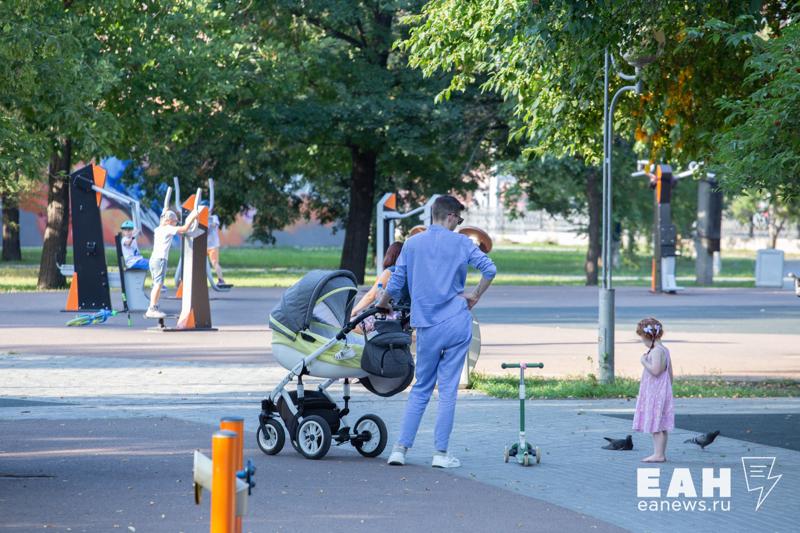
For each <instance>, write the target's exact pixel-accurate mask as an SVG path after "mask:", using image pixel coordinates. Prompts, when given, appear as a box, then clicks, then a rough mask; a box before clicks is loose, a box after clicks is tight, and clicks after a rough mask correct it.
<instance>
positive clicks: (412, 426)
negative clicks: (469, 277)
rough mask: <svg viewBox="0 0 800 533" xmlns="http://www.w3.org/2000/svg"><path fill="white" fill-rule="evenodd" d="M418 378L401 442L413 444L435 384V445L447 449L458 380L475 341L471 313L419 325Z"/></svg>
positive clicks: (409, 402) (438, 448) (411, 395)
mask: <svg viewBox="0 0 800 533" xmlns="http://www.w3.org/2000/svg"><path fill="white" fill-rule="evenodd" d="M416 331H417V362H416V378H417V381H416V383H414V386H413V387H412V388H411V393H410V394H409V396H408V403H406V412H405V415H404V416H403V426H402V429H401V431H400V439H399V440H398V444H400V445H401V446H405V447H406V448H410V447H411V446H412V445H413V444H414V437H415V436H416V435H417V430H418V429H419V423H420V421H421V420H422V415H423V414H424V413H425V408H426V407H427V406H428V401H429V400H430V399H431V393H433V388H434V386H435V385H436V384H437V383H438V385H439V408H438V411H437V413H436V428H435V433H434V445H435V447H436V450H437V451H442V452H445V451H447V444H448V442H449V440H450V432H451V431H452V430H453V416H454V415H455V410H456V397H457V396H458V381H459V378H460V377H461V370H462V368H463V367H464V361H465V359H466V356H467V351H468V350H469V344H470V341H471V340H472V315H471V314H470V313H469V311H467V310H464V311H462V312H459V313H458V314H456V315H454V316H452V317H450V318H448V319H447V320H445V321H444V322H441V323H440V324H436V325H435V326H430V327H427V328H417V330H416Z"/></svg>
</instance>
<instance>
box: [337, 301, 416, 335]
mask: <svg viewBox="0 0 800 533" xmlns="http://www.w3.org/2000/svg"><path fill="white" fill-rule="evenodd" d="M393 309H394V310H397V311H408V310H409V309H410V307H409V306H407V305H396V306H393ZM382 312H384V310H383V309H379V308H377V307H375V306H370V307H368V308H367V309H366V310H364V311H362V312H361V314H359V315H356V317H355V318H354V319H352V320H351V321H350V322H348V323H347V324H346V325H345V326H344V328H342V330H341V331H340V332H339V333H338V334H337V335H336V338H337V339H338V340H342V339H344V338H345V337H346V336H347V334H348V333H350V332H351V331H353V330H354V329H355V328H356V326H358V325H359V324H360V323H361V322H363V321H364V320H365V319H366V318H369V317H371V316H372V315H377V314H378V313H382Z"/></svg>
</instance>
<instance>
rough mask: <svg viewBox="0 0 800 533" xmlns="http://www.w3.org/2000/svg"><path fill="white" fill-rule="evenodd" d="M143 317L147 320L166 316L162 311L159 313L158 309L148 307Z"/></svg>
mask: <svg viewBox="0 0 800 533" xmlns="http://www.w3.org/2000/svg"><path fill="white" fill-rule="evenodd" d="M144 316H146V317H147V318H165V317H166V316H167V315H166V314H165V313H164V312H163V311H159V310H158V307H149V308H148V309H147V312H146V313H145V314H144Z"/></svg>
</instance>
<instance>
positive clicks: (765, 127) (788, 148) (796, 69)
mask: <svg viewBox="0 0 800 533" xmlns="http://www.w3.org/2000/svg"><path fill="white" fill-rule="evenodd" d="M798 17H800V14H798V15H796V16H795V19H794V20H792V21H791V22H787V25H786V27H785V28H784V29H783V30H782V32H781V34H780V35H777V36H776V35H768V36H767V39H766V40H764V39H761V38H758V37H756V38H754V39H752V40H751V41H752V46H753V48H754V54H753V56H752V57H750V58H749V59H748V60H747V62H746V64H745V66H746V69H747V70H746V72H747V78H746V80H745V87H746V94H745V95H744V96H742V97H737V98H731V97H725V98H722V99H720V106H721V108H722V109H723V110H724V111H726V112H727V113H728V117H727V119H726V124H725V129H724V130H723V131H721V132H720V133H719V134H717V135H716V136H715V137H714V144H715V146H716V149H717V151H716V156H715V161H716V162H717V163H718V169H719V172H720V173H721V174H722V175H723V176H725V181H724V183H725V184H726V186H727V188H728V189H730V190H738V189H740V188H747V189H750V190H753V191H756V193H757V192H758V191H762V192H761V195H763V194H764V192H771V193H773V194H775V195H776V196H777V197H779V198H780V199H781V201H782V203H783V204H784V205H788V204H798V205H800V180H798V175H800V24H798V20H797V19H798ZM725 29H728V28H725ZM733 37H734V36H730V37H728V39H729V40H731V39H733Z"/></svg>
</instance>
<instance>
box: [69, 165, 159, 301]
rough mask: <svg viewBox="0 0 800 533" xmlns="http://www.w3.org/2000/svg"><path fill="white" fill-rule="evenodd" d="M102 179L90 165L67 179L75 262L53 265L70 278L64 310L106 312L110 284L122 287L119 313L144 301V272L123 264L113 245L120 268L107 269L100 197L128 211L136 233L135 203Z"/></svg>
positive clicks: (137, 215) (137, 207)
mask: <svg viewBox="0 0 800 533" xmlns="http://www.w3.org/2000/svg"><path fill="white" fill-rule="evenodd" d="M105 179H106V171H105V169H103V168H102V167H100V166H98V165H94V164H90V165H86V166H85V167H83V168H81V169H79V170H76V171H75V172H73V173H72V174H71V175H70V177H69V196H70V210H71V213H72V216H71V217H70V223H71V225H72V250H73V257H74V258H75V264H74V265H59V269H60V271H61V273H62V274H63V275H65V276H71V277H72V283H71V284H70V289H69V294H68V295H67V304H66V307H65V309H64V310H65V311H89V310H92V311H95V310H100V309H108V310H110V309H111V294H110V287H120V288H121V289H122V301H123V307H124V311H125V312H129V311H143V310H146V309H147V305H148V303H149V300H148V298H147V296H146V295H145V293H144V280H145V278H146V276H147V272H146V271H144V270H128V269H126V268H124V264H125V261H124V258H123V256H122V250H121V248H119V247H118V248H117V262H118V266H120V270H119V272H108V267H107V266H106V256H105V246H104V244H103V223H102V218H101V216H100V202H101V199H102V197H104V196H105V197H108V198H111V199H113V200H115V201H116V202H118V203H119V204H121V205H122V206H125V207H127V208H128V209H129V210H130V213H131V218H132V219H133V223H134V226H135V230H134V231H135V234H138V233H139V232H140V231H141V206H140V205H139V202H138V201H136V200H134V199H133V198H131V197H129V196H126V195H124V194H122V193H120V192H118V191H114V190H111V189H107V188H105ZM119 237H120V236H119V235H117V238H118V239H119Z"/></svg>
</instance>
